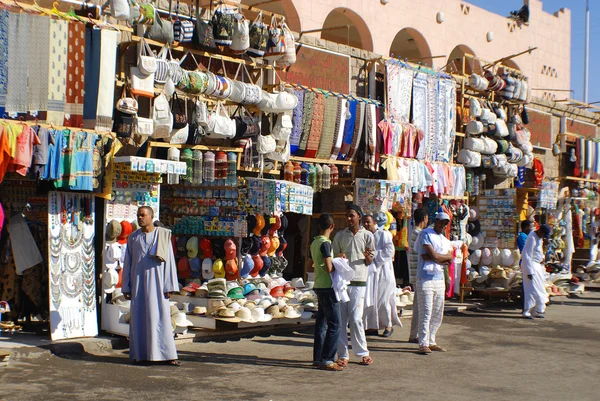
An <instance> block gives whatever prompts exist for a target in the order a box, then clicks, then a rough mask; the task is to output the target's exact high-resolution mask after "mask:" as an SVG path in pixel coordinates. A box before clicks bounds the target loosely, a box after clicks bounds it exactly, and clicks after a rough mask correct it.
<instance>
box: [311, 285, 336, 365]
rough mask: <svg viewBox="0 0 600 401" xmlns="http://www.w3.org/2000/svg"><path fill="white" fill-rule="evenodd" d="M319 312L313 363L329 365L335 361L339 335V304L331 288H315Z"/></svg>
mask: <svg viewBox="0 0 600 401" xmlns="http://www.w3.org/2000/svg"><path fill="white" fill-rule="evenodd" d="M315 293H316V294H317V299H318V300H319V310H318V311H317V319H316V323H315V344H314V348H313V363H318V364H320V365H329V364H330V363H333V362H334V361H335V353H336V351H337V342H338V336H339V333H340V320H341V315H340V303H339V302H338V300H337V298H336V297H335V292H334V291H333V288H315Z"/></svg>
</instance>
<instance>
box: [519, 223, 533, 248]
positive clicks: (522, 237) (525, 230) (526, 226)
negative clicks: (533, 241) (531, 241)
mask: <svg viewBox="0 0 600 401" xmlns="http://www.w3.org/2000/svg"><path fill="white" fill-rule="evenodd" d="M532 228H533V223H532V222H531V220H523V221H521V232H520V233H519V235H518V236H517V247H518V248H519V252H521V253H522V252H523V248H524V247H525V241H527V236H528V235H529V233H530V232H531V230H532Z"/></svg>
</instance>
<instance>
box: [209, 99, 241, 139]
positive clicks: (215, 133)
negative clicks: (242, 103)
mask: <svg viewBox="0 0 600 401" xmlns="http://www.w3.org/2000/svg"><path fill="white" fill-rule="evenodd" d="M206 132H207V133H208V134H209V135H210V137H211V138H218V139H227V138H233V137H235V121H234V120H232V119H231V118H229V115H227V112H226V111H225V108H224V107H223V104H222V103H221V102H217V105H216V106H215V108H214V110H213V111H212V113H210V115H209V119H208V126H207V127H206Z"/></svg>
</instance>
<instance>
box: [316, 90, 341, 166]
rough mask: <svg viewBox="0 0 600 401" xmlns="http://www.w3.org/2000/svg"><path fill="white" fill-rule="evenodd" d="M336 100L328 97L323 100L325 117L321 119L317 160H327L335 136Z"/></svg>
mask: <svg viewBox="0 0 600 401" xmlns="http://www.w3.org/2000/svg"><path fill="white" fill-rule="evenodd" d="M337 107H338V98H336V97H333V96H330V97H328V98H326V99H325V116H324V118H323V128H322V133H321V142H320V143H319V151H318V152H317V158H319V159H329V156H331V148H332V147H333V137H334V136H335V124H336V119H337Z"/></svg>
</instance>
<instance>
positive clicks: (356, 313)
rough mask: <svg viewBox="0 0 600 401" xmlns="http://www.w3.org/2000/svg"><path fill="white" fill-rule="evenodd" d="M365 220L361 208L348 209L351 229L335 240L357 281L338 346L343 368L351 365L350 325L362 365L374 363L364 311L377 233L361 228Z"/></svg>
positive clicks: (335, 248)
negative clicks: (368, 343)
mask: <svg viewBox="0 0 600 401" xmlns="http://www.w3.org/2000/svg"><path fill="white" fill-rule="evenodd" d="M361 217H362V211H361V209H360V207H358V206H357V205H350V206H348V207H347V208H346V222H347V223H348V227H347V228H346V229H344V230H342V231H340V232H338V233H337V234H336V235H335V238H334V239H333V254H334V255H336V256H337V257H343V258H346V259H348V263H349V264H350V267H352V269H354V272H355V275H354V280H353V281H351V282H350V285H349V287H348V296H349V297H350V302H345V303H343V304H342V305H341V329H340V335H339V343H338V358H339V359H338V364H339V365H340V366H348V360H349V354H348V334H347V332H346V328H347V327H348V324H350V338H351V340H352V350H353V351H354V353H355V354H356V355H357V356H358V357H360V358H361V362H360V364H362V365H370V364H372V363H373V359H372V358H371V357H370V356H369V350H368V349H367V340H366V336H365V330H364V325H363V312H364V302H365V292H366V289H367V287H366V285H367V273H368V266H369V265H370V264H371V263H372V262H373V251H374V249H375V241H374V239H373V234H371V233H370V232H368V231H367V230H365V229H364V228H363V227H362V226H361V224H360V220H361Z"/></svg>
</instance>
